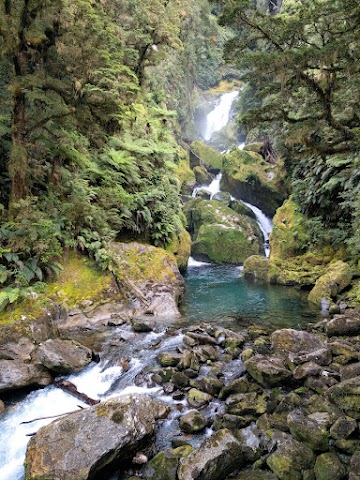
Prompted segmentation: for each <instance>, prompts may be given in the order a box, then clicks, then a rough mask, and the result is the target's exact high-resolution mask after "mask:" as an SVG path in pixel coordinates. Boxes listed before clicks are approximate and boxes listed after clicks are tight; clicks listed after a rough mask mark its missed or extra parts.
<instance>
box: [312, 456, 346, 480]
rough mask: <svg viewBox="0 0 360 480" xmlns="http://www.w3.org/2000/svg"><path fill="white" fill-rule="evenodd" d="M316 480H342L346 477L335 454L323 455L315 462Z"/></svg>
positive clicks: (344, 470) (343, 468)
mask: <svg viewBox="0 0 360 480" xmlns="http://www.w3.org/2000/svg"><path fill="white" fill-rule="evenodd" d="M314 471H315V477H316V480H330V478H331V480H342V479H343V478H345V477H346V468H345V466H344V465H343V464H342V463H341V461H340V459H339V457H338V456H337V455H336V453H333V452H331V453H323V454H322V455H319V456H318V457H317V459H316V462H315V467H314Z"/></svg>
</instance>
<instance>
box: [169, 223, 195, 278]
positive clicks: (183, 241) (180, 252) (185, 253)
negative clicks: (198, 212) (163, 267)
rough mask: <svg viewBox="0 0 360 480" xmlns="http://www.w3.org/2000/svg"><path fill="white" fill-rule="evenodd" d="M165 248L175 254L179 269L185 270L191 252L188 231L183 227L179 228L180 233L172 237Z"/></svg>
mask: <svg viewBox="0 0 360 480" xmlns="http://www.w3.org/2000/svg"><path fill="white" fill-rule="evenodd" d="M166 250H167V251H168V252H170V253H172V254H173V255H174V256H175V259H176V263H177V266H178V268H179V270H180V271H183V270H185V269H186V267H187V263H188V260H189V257H190V252H191V238H190V234H189V232H188V231H187V230H185V228H183V229H181V231H180V233H179V234H178V235H177V236H175V237H174V239H173V240H172V242H171V243H170V245H169V246H168V247H167V249H166Z"/></svg>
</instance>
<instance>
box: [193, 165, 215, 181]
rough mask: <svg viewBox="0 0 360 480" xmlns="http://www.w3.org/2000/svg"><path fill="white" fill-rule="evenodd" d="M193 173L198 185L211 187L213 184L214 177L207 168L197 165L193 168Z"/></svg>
mask: <svg viewBox="0 0 360 480" xmlns="http://www.w3.org/2000/svg"><path fill="white" fill-rule="evenodd" d="M193 172H194V175H195V179H196V183H197V184H198V185H209V184H210V183H211V181H212V176H211V175H210V173H209V172H208V171H207V170H206V168H205V167H203V166H201V165H197V166H196V167H194V168H193Z"/></svg>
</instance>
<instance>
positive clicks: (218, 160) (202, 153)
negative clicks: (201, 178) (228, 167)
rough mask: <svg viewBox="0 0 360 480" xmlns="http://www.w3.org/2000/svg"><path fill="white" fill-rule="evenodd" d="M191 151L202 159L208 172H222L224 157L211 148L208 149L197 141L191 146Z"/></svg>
mask: <svg viewBox="0 0 360 480" xmlns="http://www.w3.org/2000/svg"><path fill="white" fill-rule="evenodd" d="M191 149H192V150H193V151H194V152H195V153H196V155H197V156H198V157H199V158H200V159H201V163H202V165H203V166H204V167H206V168H207V169H208V170H209V169H210V170H211V169H214V170H221V168H222V161H223V155H222V154H221V153H219V152H217V151H216V150H214V149H213V148H211V147H208V146H207V145H205V144H204V143H203V142H201V141H200V140H195V142H193V143H192V144H191Z"/></svg>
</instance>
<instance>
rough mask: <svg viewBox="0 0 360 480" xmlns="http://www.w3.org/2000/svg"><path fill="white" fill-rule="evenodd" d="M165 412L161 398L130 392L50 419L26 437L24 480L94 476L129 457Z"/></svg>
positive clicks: (73, 478) (83, 479) (80, 479)
mask: <svg viewBox="0 0 360 480" xmlns="http://www.w3.org/2000/svg"><path fill="white" fill-rule="evenodd" d="M167 413H168V408H167V407H166V406H164V405H163V404H162V403H161V402H159V401H157V400H154V399H152V398H149V397H146V396H142V395H132V396H122V397H119V398H114V399H111V400H108V401H107V402H103V403H100V404H98V405H96V406H94V407H90V408H88V409H85V410H80V411H78V412H75V413H72V414H69V415H67V416H66V417H63V418H60V419H58V420H55V421H54V422H52V423H51V424H50V425H47V426H46V427H42V428H41V429H40V430H39V431H38V432H37V433H36V434H35V435H34V436H33V437H31V439H30V442H29V445H28V448H27V452H26V460H25V463H26V468H27V479H28V480H38V479H40V478H46V479H47V480H58V479H60V478H61V479H62V480H86V479H88V478H89V477H90V476H92V477H93V476H96V475H99V472H101V471H102V470H103V469H104V468H105V467H107V466H108V465H110V464H111V463H112V462H116V461H117V460H119V459H121V460H122V461H124V460H126V459H127V458H128V459H131V458H132V457H133V455H134V454H135V452H136V451H137V450H138V445H139V442H140V441H142V440H143V439H146V438H148V437H149V436H150V435H151V434H152V432H153V430H154V427H155V422H156V420H157V419H160V418H164V417H165V416H166V415H167ZM99 440H100V441H99ZM59 445H61V448H57V446H59Z"/></svg>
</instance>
